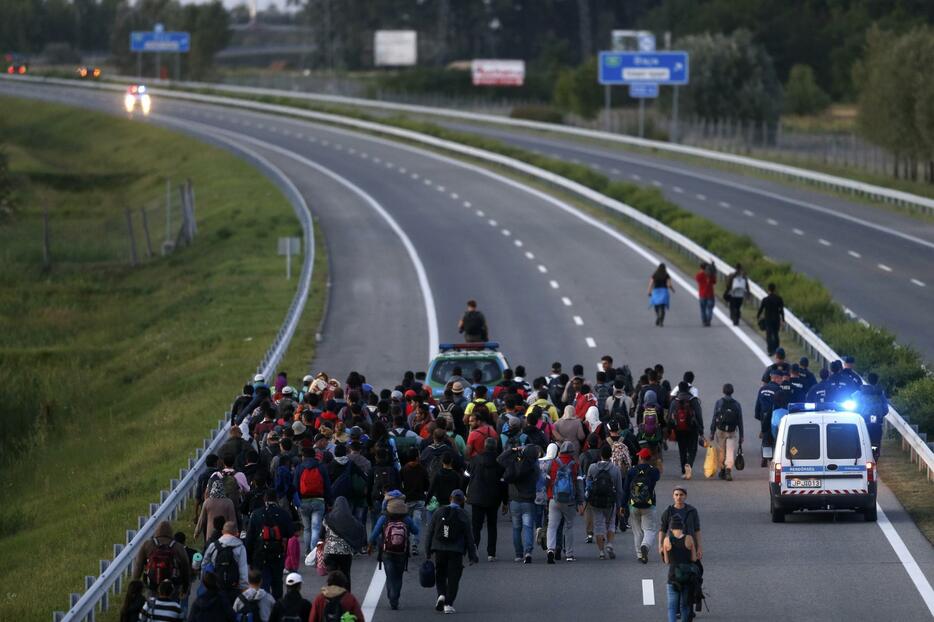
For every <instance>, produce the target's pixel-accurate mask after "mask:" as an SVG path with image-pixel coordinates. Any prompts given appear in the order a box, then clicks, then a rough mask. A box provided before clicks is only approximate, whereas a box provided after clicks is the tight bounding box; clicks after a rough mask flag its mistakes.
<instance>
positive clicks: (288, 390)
mask: <svg viewBox="0 0 934 622" xmlns="http://www.w3.org/2000/svg"><path fill="white" fill-rule="evenodd" d="M293 392H294V389H293V388H292V387H282V395H292V393H293Z"/></svg>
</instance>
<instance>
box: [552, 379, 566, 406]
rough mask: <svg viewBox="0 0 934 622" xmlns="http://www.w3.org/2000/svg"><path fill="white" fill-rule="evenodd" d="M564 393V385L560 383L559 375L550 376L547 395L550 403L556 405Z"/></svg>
mask: <svg viewBox="0 0 934 622" xmlns="http://www.w3.org/2000/svg"><path fill="white" fill-rule="evenodd" d="M563 394H564V385H563V384H561V379H560V377H555V378H552V379H551V380H549V381H548V397H549V398H551V403H552V404H555V405H558V404H560V403H561V396H562V395H563Z"/></svg>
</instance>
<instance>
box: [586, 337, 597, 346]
mask: <svg viewBox="0 0 934 622" xmlns="http://www.w3.org/2000/svg"><path fill="white" fill-rule="evenodd" d="M584 341H586V342H587V347H589V348H596V347H597V342H596V341H594V340H593V337H587V339H585V340H584Z"/></svg>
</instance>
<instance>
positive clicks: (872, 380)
mask: <svg viewBox="0 0 934 622" xmlns="http://www.w3.org/2000/svg"><path fill="white" fill-rule="evenodd" d="M853 399H855V400H856V401H857V402H858V403H859V412H860V414H861V415H862V416H863V418H864V419H865V420H866V429H867V430H868V431H869V442H870V444H871V445H872V455H873V458H875V459H876V460H878V459H879V448H880V446H881V445H882V421H883V420H884V419H885V416H886V414H887V413H888V412H889V401H888V400H887V399H886V397H885V393H884V392H883V391H882V387H880V386H879V376H878V375H876V374H874V373H872V372H870V373H869V374H868V375H867V376H866V384H864V385H860V387H859V391H857V392H855V393H854V394H853Z"/></svg>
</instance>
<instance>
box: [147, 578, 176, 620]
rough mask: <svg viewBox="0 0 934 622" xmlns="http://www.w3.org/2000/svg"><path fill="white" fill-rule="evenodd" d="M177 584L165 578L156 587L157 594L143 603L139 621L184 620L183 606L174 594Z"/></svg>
mask: <svg viewBox="0 0 934 622" xmlns="http://www.w3.org/2000/svg"><path fill="white" fill-rule="evenodd" d="M173 592H175V585H173V584H172V582H171V581H169V580H165V581H163V582H162V583H160V584H159V587H158V588H157V589H156V595H155V597H153V598H150V599H149V600H147V601H146V602H145V604H143V609H142V611H140V614H139V622H170V621H171V620H184V619H185V618H184V616H183V615H182V606H181V605H180V604H179V603H178V600H177V599H176V598H174V597H173V596H172V594H173Z"/></svg>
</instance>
